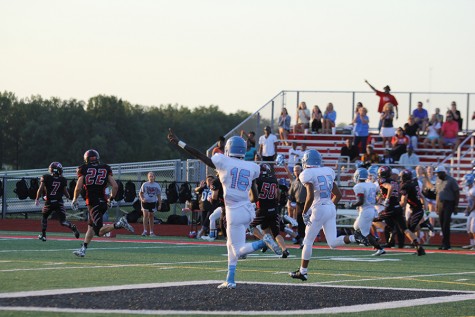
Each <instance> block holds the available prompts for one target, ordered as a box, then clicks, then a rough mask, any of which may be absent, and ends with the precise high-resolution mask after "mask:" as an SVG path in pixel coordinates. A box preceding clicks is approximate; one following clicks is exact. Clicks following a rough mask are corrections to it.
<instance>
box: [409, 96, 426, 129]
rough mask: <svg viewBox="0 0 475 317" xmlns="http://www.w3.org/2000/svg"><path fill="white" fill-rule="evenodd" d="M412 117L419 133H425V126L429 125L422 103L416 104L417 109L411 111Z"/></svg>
mask: <svg viewBox="0 0 475 317" xmlns="http://www.w3.org/2000/svg"><path fill="white" fill-rule="evenodd" d="M412 115H413V116H414V120H415V121H416V123H417V124H418V125H419V128H420V131H425V130H426V129H427V125H428V124H429V114H428V113H427V110H426V109H424V108H423V105H422V102H420V101H419V102H418V103H417V108H416V109H414V111H412Z"/></svg>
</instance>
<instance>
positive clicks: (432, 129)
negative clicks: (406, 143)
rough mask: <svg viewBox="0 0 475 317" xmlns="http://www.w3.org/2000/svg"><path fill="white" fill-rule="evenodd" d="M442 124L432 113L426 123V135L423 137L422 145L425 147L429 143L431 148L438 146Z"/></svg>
mask: <svg viewBox="0 0 475 317" xmlns="http://www.w3.org/2000/svg"><path fill="white" fill-rule="evenodd" d="M441 127H442V124H441V123H440V122H439V121H438V120H437V114H435V113H434V114H433V115H432V117H431V118H430V120H429V124H428V125H427V129H426V131H427V136H426V138H425V139H424V143H423V144H424V147H427V146H428V145H429V143H430V145H431V146H432V148H433V149H435V148H436V146H437V147H439V148H440V140H439V139H440V128H441Z"/></svg>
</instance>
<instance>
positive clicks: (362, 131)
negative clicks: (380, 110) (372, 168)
mask: <svg viewBox="0 0 475 317" xmlns="http://www.w3.org/2000/svg"><path fill="white" fill-rule="evenodd" d="M358 109H359V110H358V114H356V115H355V117H354V118H353V125H354V134H355V142H354V145H356V146H357V147H359V149H361V151H363V150H364V149H365V148H366V142H367V141H368V135H369V118H368V115H367V114H368V109H366V108H365V107H363V106H362V107H359V108H358Z"/></svg>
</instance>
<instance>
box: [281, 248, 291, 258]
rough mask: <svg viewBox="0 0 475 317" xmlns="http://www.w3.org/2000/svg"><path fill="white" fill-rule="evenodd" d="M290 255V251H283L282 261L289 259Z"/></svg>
mask: <svg viewBox="0 0 475 317" xmlns="http://www.w3.org/2000/svg"><path fill="white" fill-rule="evenodd" d="M289 255H290V252H289V250H284V251H282V256H281V258H282V259H287V258H288V257H289Z"/></svg>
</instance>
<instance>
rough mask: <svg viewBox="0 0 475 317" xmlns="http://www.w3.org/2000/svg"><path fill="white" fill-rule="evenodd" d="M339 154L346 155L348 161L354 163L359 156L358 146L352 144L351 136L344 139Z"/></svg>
mask: <svg viewBox="0 0 475 317" xmlns="http://www.w3.org/2000/svg"><path fill="white" fill-rule="evenodd" d="M340 155H341V156H342V157H343V156H347V157H349V158H350V162H351V163H354V162H355V161H356V160H358V159H359V158H360V150H359V148H358V147H357V146H356V145H354V144H353V142H352V140H351V138H348V139H346V140H345V145H343V146H342V147H341V149H340Z"/></svg>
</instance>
